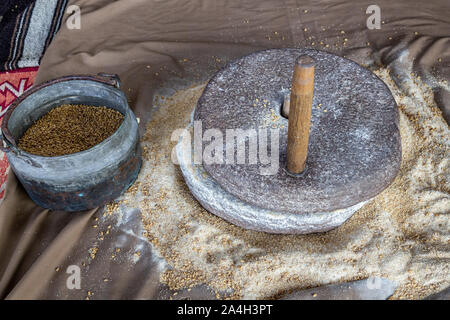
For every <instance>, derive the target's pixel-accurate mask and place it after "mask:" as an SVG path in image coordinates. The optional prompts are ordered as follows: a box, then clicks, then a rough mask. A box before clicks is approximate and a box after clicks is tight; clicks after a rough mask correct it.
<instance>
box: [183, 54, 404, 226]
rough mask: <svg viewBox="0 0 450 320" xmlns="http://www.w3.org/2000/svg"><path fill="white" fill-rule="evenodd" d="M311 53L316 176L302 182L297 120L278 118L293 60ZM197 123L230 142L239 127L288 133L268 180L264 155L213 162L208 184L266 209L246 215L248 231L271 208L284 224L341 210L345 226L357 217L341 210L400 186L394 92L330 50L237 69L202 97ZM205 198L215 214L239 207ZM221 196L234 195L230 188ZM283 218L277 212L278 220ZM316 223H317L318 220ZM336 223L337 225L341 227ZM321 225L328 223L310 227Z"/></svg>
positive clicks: (275, 57)
mask: <svg viewBox="0 0 450 320" xmlns="http://www.w3.org/2000/svg"><path fill="white" fill-rule="evenodd" d="M302 54H308V55H310V56H312V57H313V58H314V59H315V61H316V74H315V91H314V101H313V111H312V119H311V132H310V142H309V153H308V159H307V170H306V171H305V173H304V174H303V175H302V176H299V177H295V176H291V175H289V174H288V173H287V172H286V170H284V168H285V167H286V145H287V123H288V120H287V119H285V118H283V117H281V116H280V118H279V119H278V120H276V121H272V120H270V119H272V118H273V117H272V116H273V112H274V111H275V113H276V114H277V115H280V109H281V104H282V101H283V99H284V96H285V95H286V94H288V93H289V91H290V82H291V77H292V72H293V66H294V61H295V59H296V58H297V57H298V56H299V55H302ZM264 100H266V101H268V106H267V107H264V105H263V101H264ZM255 104H256V107H255V106H254V105H255ZM319 104H320V105H321V107H320V108H318V107H317V106H318V105H319ZM270 109H273V110H270ZM268 119H269V121H268ZM194 120H201V121H202V127H203V129H202V130H203V132H204V131H205V130H207V129H211V128H214V129H219V130H221V131H222V133H223V135H224V136H225V134H226V131H225V130H226V129H232V128H240V129H244V130H245V129H251V128H253V129H265V128H271V127H277V128H280V159H279V160H280V166H279V170H278V171H277V173H276V174H275V175H261V172H260V168H261V167H264V165H263V164H262V163H260V160H259V157H258V161H257V163H256V164H253V165H249V164H248V163H247V164H232V165H230V164H205V165H204V169H205V170H206V173H208V175H209V176H210V177H211V178H212V180H211V181H209V180H208V181H209V182H208V183H207V184H209V186H210V187H211V188H212V189H214V188H216V189H217V187H219V186H220V188H221V189H224V190H223V191H226V192H228V193H229V194H230V196H228V195H227V196H226V198H227V199H228V200H229V201H230V205H231V203H232V202H233V201H235V200H236V199H240V200H242V202H243V203H248V205H249V208H251V209H252V210H253V209H254V208H255V207H259V208H261V210H260V211H258V212H259V213H258V214H256V211H252V210H250V209H249V210H250V211H251V212H252V214H253V213H254V214H255V216H253V218H252V217H250V216H248V217H247V218H246V219H245V221H246V222H245V226H247V227H250V228H255V229H256V228H259V229H261V228H262V224H261V223H260V222H258V219H261V216H258V215H260V214H262V212H265V217H266V218H267V217H268V216H270V214H269V213H270V212H277V213H280V212H284V214H283V217H284V218H287V217H288V215H287V214H288V213H290V214H294V215H299V214H302V215H308V217H311V219H313V217H315V216H314V215H313V214H316V215H317V216H321V215H323V214H324V213H325V212H328V213H332V212H334V213H337V212H340V213H339V214H338V215H341V217H340V218H339V219H338V220H339V221H340V222H339V223H342V222H343V221H345V219H346V218H345V217H348V211H346V210H343V211H339V210H340V209H346V208H353V207H354V206H358V205H359V204H361V203H362V202H364V201H366V200H368V199H370V198H372V197H374V196H375V195H377V194H378V193H379V192H381V191H382V190H383V189H385V188H386V187H387V186H388V185H389V184H390V183H391V182H392V181H393V179H394V178H395V176H396V175H397V172H398V170H399V168H400V161H401V143H400V134H399V130H398V121H399V120H398V110H397V105H396V103H395V100H394V98H393V96H392V95H391V93H390V91H389V89H388V88H387V86H386V85H385V84H384V83H383V82H382V81H381V80H380V79H379V78H378V77H376V76H375V75H374V74H373V73H372V72H370V71H369V70H367V69H365V68H363V67H361V66H359V65H358V64H356V63H354V62H352V61H350V60H347V59H344V58H341V57H338V56H336V55H333V54H329V53H326V52H321V51H316V50H304V49H271V50H267V51H261V52H257V53H254V54H251V55H248V56H245V57H243V58H241V59H238V60H236V61H234V62H232V63H230V64H229V65H227V67H225V68H224V69H222V70H221V71H219V72H218V73H217V74H216V75H215V76H214V77H213V78H212V79H211V80H210V81H209V83H208V85H207V87H206V88H205V90H204V92H203V95H202V97H201V98H200V99H199V102H198V105H197V108H196V110H195V113H194ZM204 146H205V145H204ZM247 152H248V150H247ZM224 158H225V154H224ZM182 169H183V168H182ZM184 169H186V168H184ZM198 170H200V169H198ZM191 174H192V173H191ZM187 180H189V178H188V179H187ZM214 180H215V181H216V182H217V183H216V184H214V183H213V181H214ZM205 183H206V182H205ZM188 184H189V182H188ZM205 186H206V185H205ZM190 187H192V185H191V186H190ZM202 188H203V187H202ZM202 188H200V187H199V189H198V190H197V191H196V192H200V190H201V192H205V193H207V188H206V189H202ZM212 189H211V192H213V190H212ZM214 190H215V189H214ZM196 192H194V191H193V193H194V195H195V196H196V197H197V198H198V199H199V200H200V202H202V204H203V205H204V206H205V207H206V208H207V209H208V210H211V211H212V212H214V211H221V210H223V212H228V210H234V209H231V208H229V207H226V206H225V204H223V205H221V206H222V207H221V208H219V209H218V208H213V205H212V204H211V202H210V201H213V199H212V198H211V197H212V195H208V194H206V195H203V196H201V197H200V195H199V194H198V193H197V194H196ZM214 192H215V191H214ZM217 192H218V191H217ZM218 194H220V195H221V196H223V197H225V195H222V193H221V192H218ZM215 196H217V194H216V195H215ZM200 198H201V199H200ZM227 205H228V204H227ZM244 207H245V206H244ZM239 210H242V207H241V208H240V209H239ZM264 210H266V211H264ZM344 212H345V213H344ZM214 213H216V214H218V213H217V212H214ZM228 213H229V214H230V215H229V216H228V219H227V220H229V221H231V222H233V223H236V224H238V223H239V222H238V221H233V219H235V216H234V213H233V214H231V213H230V212H228ZM236 214H237V213H236ZM241 214H242V215H244V213H243V212H241ZM249 214H250V213H249ZM219 215H220V214H219ZM277 217H278V216H277V215H275V216H273V219H274V221H275V219H276V218H277ZM224 218H226V217H224ZM252 219H254V222H251V221H252ZM267 219H268V218H267ZM330 219H331V220H333V219H332V218H331V217H330ZM306 220H308V219H306ZM295 221H296V220H295ZM308 221H309V223H311V224H313V222H312V220H308ZM296 222H297V221H296ZM240 223H241V225H242V221H241V222H240ZM266 223H269V221H268V220H267V221H266ZM321 223H322V224H324V221H322V222H321ZM319 224H320V223H319ZM331 225H334V226H335V225H338V221H337V220H336V221H334V222H333V223H330V226H331ZM296 228H299V229H302V228H301V227H299V226H296V227H294V229H296ZM263 229H264V228H263ZM266 229H267V230H266V231H271V230H275V229H277V228H276V227H275V226H270V227H267V228H266ZM281 229H283V230H288V229H289V228H287V227H282V228H278V229H277V230H278V231H277V232H282V231H280V230H281ZM318 229H322V230H324V229H327V227H325V226H323V227H322V228H316V229H314V228H310V229H308V230H310V231H311V230H318ZM305 230H306V229H305ZM283 232H284V231H283Z"/></svg>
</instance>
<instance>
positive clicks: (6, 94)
mask: <svg viewBox="0 0 450 320" xmlns="http://www.w3.org/2000/svg"><path fill="white" fill-rule="evenodd" d="M37 70H38V67H29V68H22V69H16V70H12V71H4V72H0V107H1V111H0V124H1V121H2V119H3V115H4V114H5V112H6V110H7V109H8V107H9V106H10V104H11V103H12V102H13V101H14V99H16V98H17V97H18V96H20V95H21V94H22V93H24V92H25V90H27V89H29V88H30V87H31V86H32V85H33V82H34V78H35V77H36V73H37ZM8 169H9V164H8V160H7V159H6V154H5V153H4V152H2V151H0V199H3V196H4V194H5V183H6V178H7V176H8Z"/></svg>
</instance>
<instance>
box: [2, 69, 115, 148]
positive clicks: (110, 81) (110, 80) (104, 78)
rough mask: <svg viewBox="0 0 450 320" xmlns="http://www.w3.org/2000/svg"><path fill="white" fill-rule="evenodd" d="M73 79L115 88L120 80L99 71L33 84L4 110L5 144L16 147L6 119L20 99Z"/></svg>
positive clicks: (3, 129) (22, 99)
mask: <svg viewBox="0 0 450 320" xmlns="http://www.w3.org/2000/svg"><path fill="white" fill-rule="evenodd" d="M73 80H88V81H95V82H100V83H104V84H107V85H110V86H113V87H116V88H120V80H119V77H118V76H117V75H112V74H111V75H110V74H104V73H99V74H98V75H69V76H64V77H60V78H56V79H52V80H49V81H46V82H43V83H41V84H39V85H37V86H33V87H32V88H30V89H29V90H27V91H25V92H24V93H23V94H22V95H21V96H20V97H18V98H16V99H15V100H14V101H13V102H12V104H11V105H10V106H9V108H8V110H7V111H6V114H5V116H4V118H3V122H2V127H1V129H2V134H3V137H4V139H5V142H6V143H7V144H9V145H11V146H14V147H16V148H17V144H16V141H15V139H14V138H13V137H12V135H11V133H10V132H9V130H8V121H9V118H10V117H11V115H12V113H13V112H14V110H15V109H16V108H17V107H18V106H19V104H20V103H21V102H22V101H24V100H25V99H26V98H28V97H29V96H31V95H32V94H34V93H35V92H37V91H39V90H41V89H43V88H45V87H48V86H51V85H54V84H56V83H60V82H65V81H73Z"/></svg>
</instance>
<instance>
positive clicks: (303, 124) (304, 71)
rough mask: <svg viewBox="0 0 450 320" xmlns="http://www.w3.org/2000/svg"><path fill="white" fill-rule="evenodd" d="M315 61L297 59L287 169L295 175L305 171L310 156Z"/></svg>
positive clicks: (290, 108)
mask: <svg viewBox="0 0 450 320" xmlns="http://www.w3.org/2000/svg"><path fill="white" fill-rule="evenodd" d="M314 66H315V62H314V60H313V59H312V58H311V57H309V56H306V55H305V56H300V57H298V58H297V61H296V62H295V66H294V75H293V76H292V88H291V97H290V106H289V126H288V145H287V169H288V171H289V172H291V173H293V174H298V173H301V172H302V171H303V170H305V165H306V157H307V155H308V139H309V127H310V123H311V111H312V101H313V94H314Z"/></svg>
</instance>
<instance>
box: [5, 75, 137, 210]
mask: <svg viewBox="0 0 450 320" xmlns="http://www.w3.org/2000/svg"><path fill="white" fill-rule="evenodd" d="M119 89H120V80H119V78H118V77H117V76H115V75H105V74H99V75H98V76H67V77H62V78H58V79H54V80H51V81H49V82H46V83H43V84H40V85H38V86H36V87H33V88H32V89H30V90H28V91H26V92H25V93H24V94H23V95H22V96H21V97H20V98H18V99H17V100H16V101H14V102H13V104H12V105H11V106H10V108H9V110H8V111H7V113H6V115H5V118H4V119H3V123H2V135H3V140H4V143H3V151H5V152H6V153H7V158H8V161H9V163H10V165H11V168H12V170H13V171H14V173H15V174H16V176H17V178H18V179H19V180H20V182H21V183H22V185H23V186H24V188H25V190H26V191H27V193H28V195H29V196H30V197H31V199H32V200H33V201H34V202H35V203H36V204H38V205H39V206H41V207H44V208H48V209H52V210H65V211H82V210H87V209H92V208H95V207H98V206H101V205H103V204H105V203H107V202H110V201H111V200H113V199H115V198H117V197H118V196H120V195H121V194H122V193H123V192H125V191H126V190H127V189H128V188H129V186H130V185H131V184H132V183H133V182H134V180H135V179H136V178H137V175H138V173H139V170H140V167H141V163H142V160H141V149H140V145H139V133H138V123H137V121H136V117H135V116H134V114H133V112H132V111H131V109H130V108H129V106H128V102H127V98H126V96H125V94H124V93H123V92H122V91H121V90H119ZM62 104H85V105H86V104H87V105H93V106H106V107H109V108H112V109H115V110H117V111H119V112H120V113H122V114H123V116H124V120H123V122H122V124H121V125H120V127H119V128H118V129H117V131H116V132H115V133H114V134H112V135H111V136H110V137H108V138H107V139H105V140H104V141H102V142H101V143H99V144H97V145H96V146H94V147H92V148H90V149H88V150H85V151H81V152H77V153H73V154H69V155H63V156H57V157H43V156H37V155H34V154H30V153H27V152H25V151H24V150H21V149H19V148H18V147H17V142H18V141H19V138H20V137H22V135H23V134H24V132H25V131H26V130H27V129H28V127H30V126H31V125H32V124H33V123H34V122H35V121H36V120H37V119H39V118H41V117H42V116H43V115H44V114H46V113H48V112H49V111H50V110H51V109H53V108H55V107H57V106H60V105H62Z"/></svg>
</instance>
